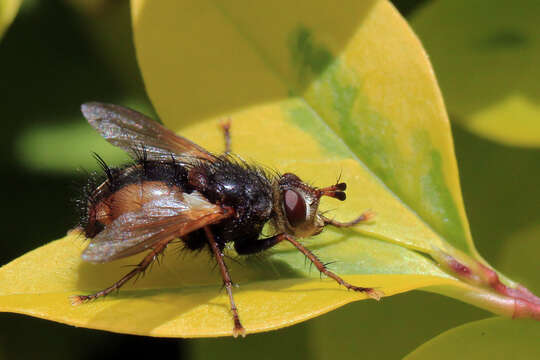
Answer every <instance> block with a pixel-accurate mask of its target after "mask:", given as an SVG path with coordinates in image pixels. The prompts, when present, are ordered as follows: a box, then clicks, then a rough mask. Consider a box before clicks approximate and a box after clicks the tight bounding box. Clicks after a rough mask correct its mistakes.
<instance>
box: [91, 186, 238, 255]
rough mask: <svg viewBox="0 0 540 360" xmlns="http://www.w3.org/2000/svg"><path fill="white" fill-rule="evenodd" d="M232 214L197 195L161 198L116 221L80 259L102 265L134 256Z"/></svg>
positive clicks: (93, 242) (97, 237)
mask: <svg viewBox="0 0 540 360" xmlns="http://www.w3.org/2000/svg"><path fill="white" fill-rule="evenodd" d="M231 215H232V210H229V209H228V208H222V207H221V206H219V205H215V204H212V203H210V202H208V201H207V200H206V199H205V198H204V197H203V196H202V195H201V194H199V193H198V192H193V193H191V194H186V193H183V194H182V196H180V197H179V196H178V195H176V196H175V195H174V194H171V195H164V196H163V197H162V198H160V199H158V200H154V201H150V202H147V203H145V204H143V206H142V207H141V209H140V210H138V211H134V212H129V213H125V214H123V215H121V216H119V217H118V218H117V219H115V220H114V221H113V222H112V223H111V224H110V225H108V226H107V227H106V228H105V229H104V230H103V231H101V232H100V233H99V234H97V235H96V236H95V237H94V238H93V239H92V240H91V242H90V244H89V245H88V247H87V248H86V250H85V251H84V252H83V255H82V258H83V260H85V261H89V262H94V263H103V262H108V261H112V260H115V259H119V258H123V257H126V256H130V255H134V254H137V253H139V252H142V251H144V250H147V249H150V248H152V247H153V246H154V245H156V244H157V243H158V242H161V241H165V242H168V241H171V240H173V239H175V238H179V237H182V236H185V235H186V234H188V233H190V232H192V231H195V230H197V229H200V228H202V227H204V226H206V225H210V224H214V223H216V222H219V221H221V220H222V219H225V218H227V217H229V216H231Z"/></svg>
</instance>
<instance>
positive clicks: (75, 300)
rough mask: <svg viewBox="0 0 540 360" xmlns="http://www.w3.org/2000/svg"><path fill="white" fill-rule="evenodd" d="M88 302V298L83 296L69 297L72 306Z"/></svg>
mask: <svg viewBox="0 0 540 360" xmlns="http://www.w3.org/2000/svg"><path fill="white" fill-rule="evenodd" d="M88 300H89V297H88V296H85V295H73V296H70V297H69V301H70V302H71V305H72V306H78V305H81V304H83V303H84V302H86V301H88Z"/></svg>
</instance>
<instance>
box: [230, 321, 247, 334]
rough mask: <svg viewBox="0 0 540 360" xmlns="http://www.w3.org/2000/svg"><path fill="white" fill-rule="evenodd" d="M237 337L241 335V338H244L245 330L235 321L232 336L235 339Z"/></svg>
mask: <svg viewBox="0 0 540 360" xmlns="http://www.w3.org/2000/svg"><path fill="white" fill-rule="evenodd" d="M238 335H241V336H242V337H244V338H245V337H246V329H244V327H243V326H242V324H240V322H238V323H236V321H235V324H234V329H233V336H234V337H235V338H237V337H238Z"/></svg>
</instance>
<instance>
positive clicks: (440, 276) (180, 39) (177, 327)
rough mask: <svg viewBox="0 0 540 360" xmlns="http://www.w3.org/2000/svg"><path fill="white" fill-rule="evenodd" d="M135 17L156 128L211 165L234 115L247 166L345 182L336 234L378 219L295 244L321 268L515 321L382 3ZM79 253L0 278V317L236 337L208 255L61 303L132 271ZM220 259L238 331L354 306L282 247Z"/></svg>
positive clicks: (436, 119)
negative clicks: (229, 281)
mask: <svg viewBox="0 0 540 360" xmlns="http://www.w3.org/2000/svg"><path fill="white" fill-rule="evenodd" d="M284 9H286V11H284ZM132 16H133V26H134V35H135V45H136V50H137V56H138V60H139V64H140V66H141V69H142V74H143V77H144V80H145V84H146V87H147V91H148V93H149V96H150V98H151V99H152V101H153V103H154V105H155V108H156V110H157V112H158V114H159V115H160V116H161V119H162V121H163V123H164V124H166V125H167V126H169V127H170V128H172V129H174V130H175V131H181V133H182V135H184V136H186V137H187V138H189V139H191V140H194V141H195V142H197V143H198V144H200V145H202V146H204V147H206V148H208V149H209V150H211V151H213V152H216V153H219V152H221V151H222V148H223V139H222V134H221V132H220V130H219V128H218V126H217V123H218V120H219V119H222V118H224V117H227V116H230V117H231V118H232V119H233V127H232V140H233V151H234V152H235V153H237V154H239V155H240V156H241V157H242V158H244V159H246V160H247V161H252V162H255V163H257V164H262V165H264V166H266V167H269V168H270V169H279V171H281V172H288V171H290V172H294V173H296V174H298V175H299V176H300V177H301V178H302V179H304V180H306V181H309V182H311V183H313V184H315V185H317V186H325V185H329V184H333V183H335V181H336V179H337V178H338V176H339V174H340V173H341V174H342V179H343V180H344V181H346V182H347V184H348V189H347V193H348V194H347V195H348V199H347V201H345V202H343V203H340V204H339V205H338V204H337V203H336V201H335V200H333V199H329V200H327V201H325V202H323V204H322V207H323V210H332V211H331V212H330V214H331V215H332V216H335V218H336V219H339V220H343V221H347V220H350V219H353V218H355V217H357V216H358V215H359V214H360V213H361V212H363V211H364V210H367V209H372V210H373V211H375V212H376V213H377V217H376V221H375V222H372V223H369V224H363V225H360V226H357V227H356V228H354V229H348V230H336V229H326V230H325V231H324V232H323V233H322V234H321V235H319V236H317V237H314V238H312V239H306V240H305V245H306V246H307V247H309V248H310V249H312V250H314V251H315V252H316V253H317V254H318V255H319V256H320V257H321V258H322V259H323V261H336V262H335V263H333V264H332V265H331V269H332V270H333V271H335V272H336V273H338V274H340V275H342V276H343V277H344V278H345V279H347V280H348V281H350V282H352V283H354V284H356V285H360V286H365V287H370V286H373V287H376V288H378V289H380V290H382V291H384V292H385V294H386V295H387V296H390V295H392V294H396V293H399V292H404V291H408V290H411V289H416V288H422V289H427V290H429V291H437V292H440V293H443V294H448V295H450V296H453V297H456V298H459V299H461V300H464V301H467V302H471V303H474V304H476V305H478V306H481V307H483V308H485V309H488V310H491V311H495V312H497V313H501V314H505V315H513V311H514V299H512V298H510V297H507V296H506V295H501V294H499V293H497V292H495V291H493V290H491V289H490V288H489V287H488V285H489V284H488V283H487V281H488V278H489V279H492V278H493V276H492V277H489V276H487V275H494V273H492V272H488V269H487V268H484V267H483V266H484V265H481V263H482V260H481V259H480V258H479V256H478V255H477V253H476V250H475V249H474V245H473V243H472V240H471V236H470V232H469V228H468V223H467V218H466V216H465V211H464V207H463V203H462V200H461V193H460V188H459V181H458V174H457V166H456V161H455V158H454V151H453V147H452V139H451V134H450V127H449V123H448V120H447V117H446V113H445V109H444V105H443V102H442V99H441V96H440V93H439V90H438V87H437V84H436V81H435V78H434V76H433V72H432V70H431V67H430V64H429V62H428V60H427V57H426V55H425V53H424V51H423V49H422V47H421V45H420V43H419V42H418V40H417V39H416V37H415V36H414V34H413V33H412V32H411V30H410V29H409V27H408V26H407V24H406V23H405V21H404V20H403V19H402V18H401V16H400V15H399V14H398V13H397V12H396V11H395V9H394V8H393V7H392V6H391V5H390V4H389V3H388V2H386V1H364V2H358V1H352V0H351V1H346V2H342V3H341V4H340V6H339V7H336V6H335V5H333V4H331V3H328V2H326V1H307V0H305V1H298V2H294V3H293V4H291V3H290V2H285V1H272V2H257V3H253V2H248V1H238V2H229V1H217V0H216V1H187V0H186V1H172V0H169V1H143V0H134V1H132ZM83 247H84V244H83V243H82V240H81V239H75V238H74V237H73V236H70V237H66V238H64V239H61V240H58V241H56V242H53V243H51V244H49V245H46V246H44V247H42V248H40V249H37V250H35V251H34V252H31V253H29V254H27V255H25V256H23V257H21V258H19V259H17V260H15V261H14V262H12V263H10V264H8V265H6V266H4V267H3V268H2V269H0V291H1V294H2V295H0V309H2V310H4V311H12V312H20V313H25V314H31V315H34V316H39V317H43V318H49V319H53V320H56V321H61V322H65V323H69V324H73V325H77V326H87V327H93V328H100V329H107V330H111V331H118V332H127V333H134V334H145V335H152V336H178V337H202V336H220V335H230V334H231V332H232V319H231V316H230V312H229V306H228V300H227V296H226V295H225V294H224V293H220V292H219V289H220V284H221V281H220V280H219V274H218V273H217V272H212V271H211V267H212V265H211V263H212V262H211V261H210V260H209V258H208V257H207V256H205V255H204V253H203V254H199V255H196V254H186V256H185V257H182V258H178V257H177V256H174V248H173V249H172V250H171V249H169V250H168V253H167V254H166V256H165V260H164V263H163V264H162V265H161V266H154V269H152V270H153V271H150V272H149V274H148V275H147V276H146V277H145V278H143V279H141V280H139V281H138V282H137V283H136V284H135V285H133V284H129V285H127V286H126V287H125V288H123V289H122V291H121V292H120V294H119V295H113V296H109V297H108V298H106V299H103V300H100V301H96V302H93V303H90V304H85V305H83V306H79V307H72V306H71V305H70V304H69V301H68V300H67V297H68V296H69V295H73V294H78V293H81V292H84V293H89V292H95V291H97V290H100V289H101V288H104V287H105V286H108V285H110V284H111V283H112V282H114V281H116V280H118V279H119V277H120V276H121V275H122V273H123V271H122V267H121V266H122V265H128V264H135V263H137V260H138V259H133V258H130V259H126V260H122V261H116V262H113V263H110V264H105V265H103V264H102V265H90V264H84V263H82V262H81V260H80V254H81V252H82V249H83ZM171 253H173V254H171ZM230 255H231V256H234V254H232V253H230ZM139 258H140V257H139ZM226 261H227V262H228V264H229V266H230V272H231V276H232V278H233V281H234V282H235V283H237V284H238V285H239V288H237V289H234V296H235V299H236V303H237V305H238V308H239V312H240V316H241V318H242V322H243V325H244V327H245V328H246V330H247V332H248V333H252V332H260V331H265V330H269V329H275V328H279V327H283V326H287V325H291V324H294V323H297V322H299V321H303V320H306V319H309V318H312V317H314V316H317V315H319V314H322V313H325V312H327V311H330V310H332V309H335V308H336V307H339V306H342V305H343V304H346V303H348V302H351V301H355V300H361V299H364V298H365V296H363V295H361V294H356V293H352V292H347V291H346V290H344V289H343V288H340V287H339V286H338V285H337V284H336V283H335V282H333V281H332V280H320V279H319V274H318V273H317V272H316V271H315V270H314V271H313V272H310V271H309V267H308V266H307V265H306V264H305V258H304V256H303V255H302V254H301V253H299V252H298V251H296V250H294V249H293V248H291V246H287V245H286V244H280V245H279V246H276V247H275V248H274V249H272V250H271V251H268V252H267V253H266V256H264V257H262V258H240V259H239V261H240V264H236V263H235V262H233V261H228V260H226ZM468 271H469V272H470V273H469V272H468ZM489 271H491V270H489ZM486 274H487V275H486ZM494 276H495V277H496V275H494ZM506 281H507V283H509V284H512V283H511V282H508V280H506ZM496 284H497V285H499V284H500V283H498V282H497V283H496ZM500 285H501V286H503V285H502V284H500ZM503 287H504V286H503ZM504 288H505V289H506V287H504ZM381 306H383V305H382V304H381ZM518 315H520V316H523V313H519V314H518Z"/></svg>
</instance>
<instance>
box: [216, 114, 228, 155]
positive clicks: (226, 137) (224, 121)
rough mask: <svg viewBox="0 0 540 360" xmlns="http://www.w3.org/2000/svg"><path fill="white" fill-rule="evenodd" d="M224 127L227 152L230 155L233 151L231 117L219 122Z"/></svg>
mask: <svg viewBox="0 0 540 360" xmlns="http://www.w3.org/2000/svg"><path fill="white" fill-rule="evenodd" d="M219 125H220V126H221V129H223V136H224V137H225V154H226V155H228V154H229V153H230V152H231V118H227V119H225V120H222V121H221V122H220V124H219Z"/></svg>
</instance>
